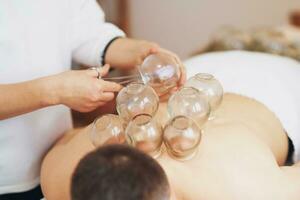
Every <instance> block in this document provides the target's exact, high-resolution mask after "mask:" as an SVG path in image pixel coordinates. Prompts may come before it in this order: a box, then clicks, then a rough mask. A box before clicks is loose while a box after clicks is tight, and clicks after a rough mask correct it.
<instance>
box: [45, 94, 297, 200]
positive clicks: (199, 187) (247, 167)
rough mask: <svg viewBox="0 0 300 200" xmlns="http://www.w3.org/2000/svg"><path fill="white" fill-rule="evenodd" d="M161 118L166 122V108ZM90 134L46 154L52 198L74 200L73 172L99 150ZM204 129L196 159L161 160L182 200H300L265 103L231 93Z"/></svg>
mask: <svg viewBox="0 0 300 200" xmlns="http://www.w3.org/2000/svg"><path fill="white" fill-rule="evenodd" d="M156 117H157V120H159V121H160V122H163V123H165V122H166V121H167V115H166V108H165V104H161V105H160V108H159V111H158V113H157V116H156ZM89 131H90V126H88V127H86V128H84V129H78V130H71V131H69V132H68V133H67V134H66V135H65V136H64V137H63V138H62V139H61V140H60V141H59V142H58V143H57V144H56V146H55V147H53V149H52V150H51V151H50V152H49V153H48V155H47V156H46V158H45V160H44V162H43V167H42V174H41V184H42V188H43V192H44V194H45V197H46V198H47V200H56V199H64V200H67V199H70V197H69V193H70V192H69V188H70V180H71V176H72V173H73V171H74V169H75V167H76V165H77V163H78V162H79V160H80V159H81V158H82V157H84V156H85V155H86V154H87V153H88V152H90V151H92V150H94V147H93V145H92V143H91V142H90V139H89ZM203 131H204V132H203V137H202V140H201V143H200V145H199V148H198V153H197V154H196V156H195V157H194V158H193V159H192V160H189V161H185V162H180V161H176V160H173V159H172V158H171V157H170V156H169V155H168V154H167V153H166V152H164V153H163V154H162V156H161V157H159V158H158V159H157V161H158V162H159V163H160V164H161V166H162V167H163V168H164V170H165V172H166V174H167V176H168V179H169V181H170V184H171V188H172V190H173V191H174V192H175V195H176V198H177V199H178V200H183V199H188V200H198V199H199V200H200V199H201V200H202V199H203V200H206V199H207V200H221V199H222V200H227V199H228V200H233V199H237V200H240V199H243V200H248V199H249V200H250V199H251V200H252V199H255V200H269V199H270V200H277V199H278V200H286V199H289V200H293V199H295V200H298V199H300V167H299V166H298V167H297V166H296V165H295V166H292V167H280V166H282V165H283V164H284V162H285V160H286V157H287V152H288V140H287V136H286V134H285V132H284V130H283V128H282V126H281V124H280V122H279V121H278V119H277V118H276V116H275V115H274V114H273V113H272V112H271V111H269V110H268V109H267V108H266V107H265V106H264V105H262V104H260V103H259V102H257V101H255V100H252V99H249V98H246V97H242V96H239V95H235V94H226V95H225V96H224V100H223V103H222V105H221V107H220V108H219V109H218V111H217V112H216V118H215V119H214V120H212V121H209V122H208V123H207V124H206V126H205V127H204V130H203Z"/></svg>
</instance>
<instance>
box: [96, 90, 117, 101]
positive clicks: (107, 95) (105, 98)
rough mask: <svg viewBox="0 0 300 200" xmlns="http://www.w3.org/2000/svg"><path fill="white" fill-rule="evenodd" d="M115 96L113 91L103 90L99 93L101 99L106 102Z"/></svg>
mask: <svg viewBox="0 0 300 200" xmlns="http://www.w3.org/2000/svg"><path fill="white" fill-rule="evenodd" d="M114 98H115V94H114V93H113V92H101V93H100V94H99V101H102V102H103V101H104V102H107V101H111V100H113V99H114Z"/></svg>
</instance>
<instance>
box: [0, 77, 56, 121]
mask: <svg viewBox="0 0 300 200" xmlns="http://www.w3.org/2000/svg"><path fill="white" fill-rule="evenodd" d="M49 79H50V78H47V77H46V78H40V79H36V80H32V81H27V82H22V83H16V84H5V85H0V105H1V106H0V120H3V119H7V118H11V117H14V116H17V115H21V114H24V113H28V112H31V111H34V110H37V109H40V108H43V107H46V106H51V105H54V104H56V103H57V102H56V99H55V94H54V92H55V90H53V89H52V88H51V87H52V84H53V83H51V81H50V80H49Z"/></svg>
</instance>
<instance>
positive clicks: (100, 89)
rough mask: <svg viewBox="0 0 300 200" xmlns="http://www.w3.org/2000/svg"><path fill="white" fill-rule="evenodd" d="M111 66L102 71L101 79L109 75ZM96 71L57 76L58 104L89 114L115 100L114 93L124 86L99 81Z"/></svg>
mask: <svg viewBox="0 0 300 200" xmlns="http://www.w3.org/2000/svg"><path fill="white" fill-rule="evenodd" d="M108 70H109V66H108V65H105V66H104V67H103V68H102V69H101V70H100V74H101V77H102V76H105V75H106V74H107V73H108ZM97 76H98V73H97V71H96V70H71V71H67V72H63V73H61V74H59V75H56V76H55V80H54V81H56V82H55V84H56V86H57V87H56V90H57V93H56V94H57V97H58V104H64V105H66V106H68V107H70V108H72V109H74V110H76V111H79V112H89V111H92V110H94V109H96V108H97V107H99V106H103V105H104V104H106V103H107V102H109V101H111V100H113V99H114V96H115V95H114V92H118V91H119V90H120V89H121V88H122V86H121V85H119V84H117V83H114V82H108V81H104V80H101V79H97Z"/></svg>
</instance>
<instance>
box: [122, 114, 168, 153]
mask: <svg viewBox="0 0 300 200" xmlns="http://www.w3.org/2000/svg"><path fill="white" fill-rule="evenodd" d="M126 141H127V143H128V144H129V145H131V146H133V147H135V148H137V149H139V150H141V151H143V152H145V153H148V154H150V155H151V156H152V157H154V158H157V157H159V155H160V154H161V146H162V143H163V135H162V127H161V126H160V125H159V124H158V123H157V122H156V121H155V120H154V119H153V118H152V116H151V115H148V114H140V115H137V116H135V117H134V118H133V119H132V121H130V123H129V124H128V126H127V128H126Z"/></svg>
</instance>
